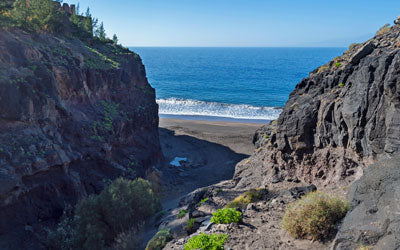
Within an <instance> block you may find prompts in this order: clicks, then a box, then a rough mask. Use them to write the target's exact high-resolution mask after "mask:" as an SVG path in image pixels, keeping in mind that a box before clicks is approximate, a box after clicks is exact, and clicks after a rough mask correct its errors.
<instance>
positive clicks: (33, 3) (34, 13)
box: [10, 0, 62, 32]
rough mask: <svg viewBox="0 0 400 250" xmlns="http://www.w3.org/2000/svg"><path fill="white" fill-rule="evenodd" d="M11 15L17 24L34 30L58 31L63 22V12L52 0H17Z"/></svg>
mask: <svg viewBox="0 0 400 250" xmlns="http://www.w3.org/2000/svg"><path fill="white" fill-rule="evenodd" d="M58 2H59V1H58ZM10 17H11V18H12V19H13V20H14V22H15V23H16V25H17V26H19V27H21V28H24V29H28V30H32V31H40V30H45V31H50V32H57V31H59V29H60V27H61V24H62V20H61V18H62V13H61V11H60V10H59V9H58V7H57V4H55V2H53V1H52V0H17V1H16V2H15V3H14V7H13V9H12V10H11V11H10Z"/></svg>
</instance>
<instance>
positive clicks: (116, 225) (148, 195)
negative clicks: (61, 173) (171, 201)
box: [53, 178, 160, 249]
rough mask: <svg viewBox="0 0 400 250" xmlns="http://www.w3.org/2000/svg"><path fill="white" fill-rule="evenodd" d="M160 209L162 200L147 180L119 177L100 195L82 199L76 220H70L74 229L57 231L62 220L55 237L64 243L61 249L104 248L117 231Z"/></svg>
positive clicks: (111, 240) (139, 222) (127, 227)
mask: <svg viewBox="0 0 400 250" xmlns="http://www.w3.org/2000/svg"><path fill="white" fill-rule="evenodd" d="M159 208H160V202H159V200H158V198H157V197H156V196H155V195H154V193H153V191H152V189H151V184H150V183H149V182H148V181H145V180H143V179H137V180H134V181H132V180H126V179H123V178H119V179H117V180H115V181H114V182H112V183H111V184H110V185H109V186H108V187H107V188H106V189H104V190H103V191H102V192H101V193H100V194H99V195H91V196H89V197H88V198H87V199H85V200H81V201H80V202H79V203H78V204H77V206H76V208H75V215H74V217H73V220H71V219H69V224H68V225H70V228H71V232H70V233H69V234H57V231H60V232H62V229H60V227H62V226H63V224H65V223H66V222H65V221H61V223H60V224H59V226H58V229H57V231H56V234H55V235H53V238H54V239H57V240H56V242H58V243H59V244H61V245H59V246H57V247H58V248H63V249H69V248H73V249H75V248H78V249H102V248H104V246H107V245H110V244H111V243H112V242H113V241H114V239H115V238H116V237H117V235H118V234H120V233H122V232H125V231H127V230H129V229H131V228H132V227H139V226H140V225H141V224H142V223H143V222H144V220H145V219H146V218H148V217H149V216H151V215H153V214H154V213H155V212H156V211H157V210H158V209H159ZM67 221H68V220H67Z"/></svg>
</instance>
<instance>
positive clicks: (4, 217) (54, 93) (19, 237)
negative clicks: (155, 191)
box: [0, 28, 162, 249]
mask: <svg viewBox="0 0 400 250" xmlns="http://www.w3.org/2000/svg"><path fill="white" fill-rule="evenodd" d="M0 127H1V129H0V183H1V185H0V211H1V212H0V248H1V249H38V248H41V247H43V246H42V245H40V243H39V242H40V241H38V239H43V237H45V236H46V226H48V225H52V223H54V219H57V218H59V217H60V216H61V215H62V213H63V210H64V208H65V207H67V206H73V205H74V204H75V203H76V202H77V201H78V200H79V199H80V198H82V197H86V196H87V195H89V194H91V193H99V192H100V191H101V190H102V189H103V188H104V186H105V185H106V184H107V183H109V181H110V180H113V179H115V178H116V177H118V176H125V177H127V178H136V177H138V176H146V174H148V173H149V172H151V171H152V167H155V166H157V165H158V164H159V163H160V162H161V160H162V153H161V149H160V144H159V135H158V106H157V104H156V102H155V91H154V89H153V88H152V87H151V86H150V85H149V83H148V81H147V78H146V73H145V68H144V66H143V64H142V61H141V59H140V57H139V56H138V55H137V54H135V53H133V52H131V51H129V50H128V49H125V48H123V47H121V46H119V45H115V44H113V43H111V42H104V41H98V40H92V41H91V42H90V43H84V42H82V41H81V40H79V39H76V38H73V37H71V36H62V35H51V34H47V33H43V32H41V33H27V32H24V31H21V30H19V29H15V28H4V29H3V28H0Z"/></svg>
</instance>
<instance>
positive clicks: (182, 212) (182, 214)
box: [178, 209, 189, 219]
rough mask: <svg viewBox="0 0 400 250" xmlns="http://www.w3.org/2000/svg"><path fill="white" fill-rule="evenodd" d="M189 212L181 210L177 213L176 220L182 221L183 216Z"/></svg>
mask: <svg viewBox="0 0 400 250" xmlns="http://www.w3.org/2000/svg"><path fill="white" fill-rule="evenodd" d="M188 212H189V211H188V210H186V209H182V210H181V211H179V213H178V218H179V219H182V218H183V217H185V215H186V214H187V213H188Z"/></svg>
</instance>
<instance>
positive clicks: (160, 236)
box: [145, 229, 173, 250]
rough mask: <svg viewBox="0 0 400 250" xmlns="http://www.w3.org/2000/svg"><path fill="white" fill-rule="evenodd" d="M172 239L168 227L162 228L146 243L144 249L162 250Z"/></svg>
mask: <svg viewBox="0 0 400 250" xmlns="http://www.w3.org/2000/svg"><path fill="white" fill-rule="evenodd" d="M172 239H173V237H172V235H171V233H170V232H169V229H162V230H160V231H158V232H157V233H156V235H154V237H153V238H152V239H151V240H150V241H149V243H147V246H146V249H145V250H162V249H163V248H164V247H165V245H167V243H168V242H169V241H171V240H172Z"/></svg>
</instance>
